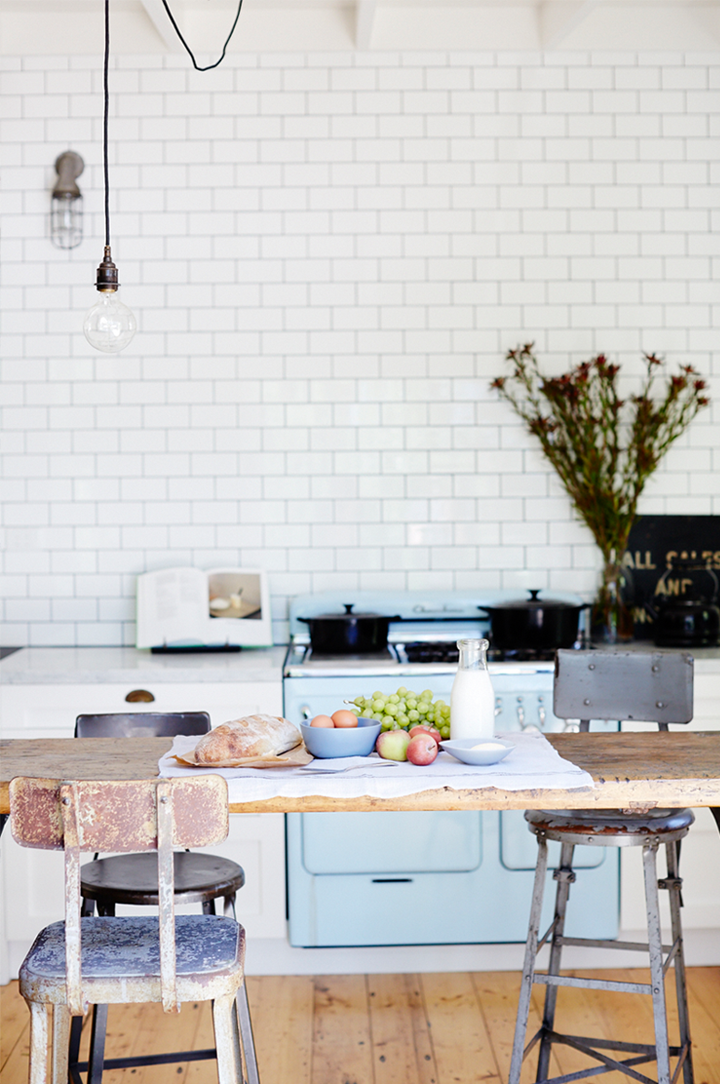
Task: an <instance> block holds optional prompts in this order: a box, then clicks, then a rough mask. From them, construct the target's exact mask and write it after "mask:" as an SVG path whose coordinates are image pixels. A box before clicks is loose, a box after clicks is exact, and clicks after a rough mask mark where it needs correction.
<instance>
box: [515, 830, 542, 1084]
mask: <svg viewBox="0 0 720 1084" xmlns="http://www.w3.org/2000/svg"><path fill="white" fill-rule="evenodd" d="M537 841H538V857H537V865H536V866H535V881H534V884H533V894H532V903H531V905H530V922H529V925H528V936H527V941H526V942H525V960H524V962H523V971H522V978H521V980H520V997H519V999H518V1011H517V1020H516V1021H515V1037H514V1039H513V1048H512V1058H511V1060H510V1075H509V1077H508V1084H520V1071H521V1069H522V1063H523V1050H524V1047H525V1034H526V1032H527V1022H528V1015H529V1013H530V995H531V994H532V986H533V976H534V974H535V957H536V956H537V943H538V930H539V928H540V914H541V912H542V903H543V891H544V889H545V874H546V872H547V841H546V839H545V836H544V834H542V833H540V832H538V835H537Z"/></svg>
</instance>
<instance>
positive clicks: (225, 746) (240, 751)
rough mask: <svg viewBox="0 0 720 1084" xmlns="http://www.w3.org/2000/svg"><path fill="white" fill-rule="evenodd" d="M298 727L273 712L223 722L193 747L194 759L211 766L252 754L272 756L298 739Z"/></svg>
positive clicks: (285, 750) (200, 763)
mask: <svg viewBox="0 0 720 1084" xmlns="http://www.w3.org/2000/svg"><path fill="white" fill-rule="evenodd" d="M301 740H302V739H301V735H300V731H299V729H298V728H297V727H296V726H294V725H293V724H292V723H291V722H290V721H289V720H288V719H283V718H281V717H278V716H276V715H246V716H245V717H244V718H243V719H233V720H232V722H229V723H222V725H221V726H217V727H215V729H214V730H211V731H210V732H209V733H208V734H204V735H203V736H202V738H201V739H200V741H199V742H198V743H197V745H196V746H195V754H194V762H195V764H196V765H198V766H204V767H208V768H211V767H213V766H215V767H217V766H218V765H222V764H226V763H227V762H229V761H230V762H231V761H239V760H246V759H248V758H251V757H273V756H279V755H280V753H285V752H287V750H288V749H294V747H295V746H296V745H299V744H300V742H301Z"/></svg>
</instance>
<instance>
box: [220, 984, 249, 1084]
mask: <svg viewBox="0 0 720 1084" xmlns="http://www.w3.org/2000/svg"><path fill="white" fill-rule="evenodd" d="M234 1008H235V998H234V997H233V995H232V994H231V995H229V996H228V995H226V996H225V997H217V998H215V1001H214V1002H213V1029H214V1031H215V1050H216V1053H217V1072H218V1084H242V1061H241V1059H240V1057H239V1053H240V1052H239V1043H238V1041H237V1017H235V1013H234ZM233 1017H235V1019H233Z"/></svg>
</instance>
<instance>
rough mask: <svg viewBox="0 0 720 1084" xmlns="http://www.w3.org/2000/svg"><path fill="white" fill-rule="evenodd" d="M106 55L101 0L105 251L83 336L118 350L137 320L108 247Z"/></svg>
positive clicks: (107, 39)
mask: <svg viewBox="0 0 720 1084" xmlns="http://www.w3.org/2000/svg"><path fill="white" fill-rule="evenodd" d="M109 57H110V0H105V57H104V62H103V107H104V108H103V173H104V182H105V183H104V187H105V252H104V255H103V259H102V262H101V263H100V265H99V267H98V269H97V279H96V281H95V287H96V289H97V290H98V292H99V294H100V297H99V298H98V300H97V301H96V303H95V304H94V305H93V307H92V308H91V309H90V311H89V312H88V313H87V315H86V317H85V322H84V324H83V331H84V333H85V338H86V339H87V341H88V342H89V343H90V345H91V346H94V347H95V349H96V350H103V351H104V352H105V353H106V354H118V353H119V352H120V351H121V350H124V349H125V347H126V346H127V345H128V344H129V343H130V342H131V341H132V339H133V336H134V335H135V332H136V330H137V321H136V319H135V317H134V316H133V314H132V313H131V311H130V309H129V308H128V307H127V305H123V303H122V301H120V298H119V297H118V290H119V288H120V284H119V282H118V272H117V267H116V266H115V264H114V263H113V260H112V254H111V251H110V184H109V177H108V113H109V108H110V95H109V93H108V62H109Z"/></svg>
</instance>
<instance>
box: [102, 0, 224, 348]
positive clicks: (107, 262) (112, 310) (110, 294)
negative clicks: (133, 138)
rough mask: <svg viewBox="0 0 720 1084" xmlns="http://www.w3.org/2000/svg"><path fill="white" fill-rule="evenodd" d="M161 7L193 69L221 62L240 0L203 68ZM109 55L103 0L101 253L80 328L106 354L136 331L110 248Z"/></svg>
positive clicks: (122, 345)
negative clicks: (216, 52) (93, 293)
mask: <svg viewBox="0 0 720 1084" xmlns="http://www.w3.org/2000/svg"><path fill="white" fill-rule="evenodd" d="M162 3H163V6H164V8H165V10H166V12H167V14H168V17H169V19H170V22H171V23H172V25H173V27H174V29H175V32H176V33H177V35H178V37H179V38H180V40H181V42H182V43H183V45H184V47H185V49H186V50H187V52H188V53H189V55H190V58H191V59H192V62H193V66H194V67H195V68H196V69H197V71H201V72H202V71H209V70H210V69H211V68H216V67H217V66H218V64H220V63H221V62H222V60H223V59H224V57H225V50H226V49H227V47H228V44H229V42H230V38H231V37H232V35H233V32H234V30H235V27H236V26H237V22H238V19H239V18H240V10H241V8H242V0H238V7H237V12H236V14H235V19H234V21H233V24H232V27H231V28H230V33H229V34H228V36H227V38H226V40H225V44H224V45H223V48H222V53H221V55H220V58H219V60H216V61H215V63H214V64H209V65H207V67H205V68H201V67H199V66H198V63H197V61H196V60H195V57H194V56H193V53H192V50H191V49H190V46H189V45H188V43H187V42H186V41H185V38H184V37H183V35H182V33H181V32H180V28H179V26H178V24H177V22H176V21H175V18H174V16H173V14H172V12H171V10H170V8H169V6H168V3H167V0H162ZM109 56H110V0H105V57H104V63H103V79H104V82H103V99H104V109H103V168H104V181H105V253H104V256H103V259H102V262H101V263H100V266H99V267H98V269H97V279H96V282H95V286H96V289H97V290H98V292H99V294H100V297H99V299H98V300H97V301H96V302H95V304H94V305H93V307H92V308H91V309H90V311H89V312H88V314H87V316H86V317H85V323H84V324H83V331H84V332H85V338H86V339H87V341H88V342H89V343H90V345H91V346H94V347H95V348H96V349H97V350H104V351H105V352H106V353H107V354H118V353H119V352H120V351H121V350H124V349H125V347H126V346H127V345H128V343H130V342H131V341H132V339H133V336H134V335H135V332H136V330H137V321H136V320H135V317H134V316H133V314H132V313H131V312H130V309H129V308H128V307H127V305H123V303H122V301H120V299H119V297H118V290H119V286H120V284H119V282H118V272H117V267H116V266H115V264H114V263H113V259H112V253H111V251H110V198H109V191H110V184H109V178H108V113H109V106H110V95H109V92H108V62H109Z"/></svg>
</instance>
